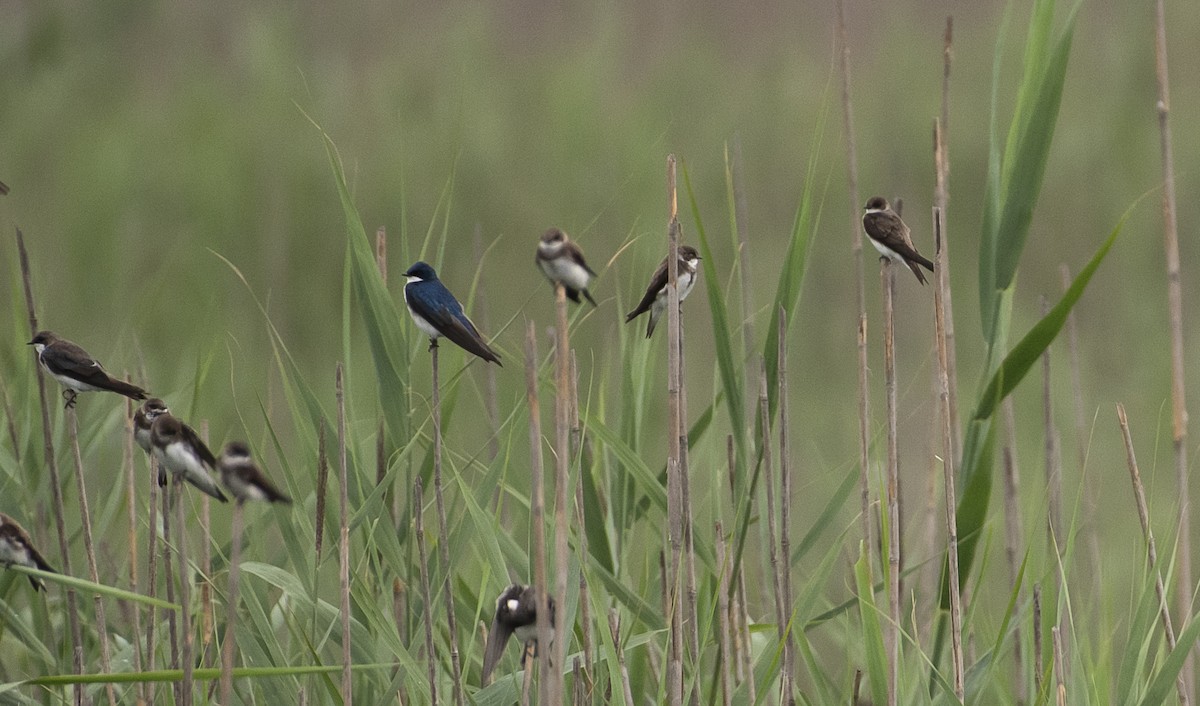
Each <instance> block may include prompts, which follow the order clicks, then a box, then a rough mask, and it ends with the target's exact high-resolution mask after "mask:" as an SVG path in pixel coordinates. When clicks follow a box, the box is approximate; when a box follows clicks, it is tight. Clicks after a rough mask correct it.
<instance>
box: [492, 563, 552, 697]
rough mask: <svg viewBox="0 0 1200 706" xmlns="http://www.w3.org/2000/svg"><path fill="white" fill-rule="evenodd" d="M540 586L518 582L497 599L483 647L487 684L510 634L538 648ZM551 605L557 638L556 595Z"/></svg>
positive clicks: (523, 655) (523, 662) (548, 598)
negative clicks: (536, 587)
mask: <svg viewBox="0 0 1200 706" xmlns="http://www.w3.org/2000/svg"><path fill="white" fill-rule="evenodd" d="M537 598H538V594H537V589H535V588H534V587H533V586H522V585H521V584H519V583H514V584H513V585H511V586H509V587H508V588H506V589H504V592H503V593H501V594H500V597H499V598H497V599H496V615H495V617H493V618H492V627H491V628H490V629H489V630H488V638H487V645H486V646H484V648H483V683H484V684H485V685H486V684H487V683H488V678H489V677H490V676H491V675H492V670H494V669H495V668H496V665H497V664H499V663H500V657H501V656H502V655H503V654H504V645H505V644H506V643H508V638H509V636H510V635H514V634H515V635H516V636H517V640H518V641H520V643H521V644H522V645H525V646H526V649H527V648H528V646H529V645H530V644H532V645H533V646H534V648H535V652H536V648H537ZM546 600H547V601H548V604H547V605H549V606H550V628H551V633H550V639H551V640H553V639H554V632H553V629H554V619H555V613H556V610H555V606H554V597H553V596H547V598H546ZM521 664H522V666H524V664H525V653H524V652H523V653H522V655H521Z"/></svg>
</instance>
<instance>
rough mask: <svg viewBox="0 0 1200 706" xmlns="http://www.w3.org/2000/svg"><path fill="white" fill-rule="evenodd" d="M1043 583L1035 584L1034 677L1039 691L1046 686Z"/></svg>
mask: <svg viewBox="0 0 1200 706" xmlns="http://www.w3.org/2000/svg"><path fill="white" fill-rule="evenodd" d="M1044 659H1045V658H1044V656H1043V651H1042V585H1041V584H1040V583H1035V584H1033V678H1034V685H1035V686H1036V687H1037V693H1039V694H1040V693H1042V689H1043V688H1044V687H1045V684H1043V680H1042V671H1043V670H1042V661H1043V660H1044Z"/></svg>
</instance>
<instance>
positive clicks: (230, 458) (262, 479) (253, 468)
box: [217, 441, 292, 505]
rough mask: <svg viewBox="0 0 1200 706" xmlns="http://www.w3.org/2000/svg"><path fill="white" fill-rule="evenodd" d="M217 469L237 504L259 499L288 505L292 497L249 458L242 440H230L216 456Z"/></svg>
mask: <svg viewBox="0 0 1200 706" xmlns="http://www.w3.org/2000/svg"><path fill="white" fill-rule="evenodd" d="M217 470H219V471H220V472H221V481H222V482H223V483H225V487H226V488H229V492H230V493H233V497H234V499H235V500H237V501H238V504H241V503H244V502H246V501H247V500H259V501H263V500H265V501H267V502H272V503H284V504H285V505H290V504H291V502H292V499H291V498H289V497H288V496H286V495H284V494H283V493H282V492H280V490H279V489H278V488H276V487H275V485H274V484H273V483H271V481H270V480H268V479H267V476H266V475H264V474H263V472H262V469H260V468H259V467H258V464H256V463H254V460H253V459H251V458H250V447H249V446H248V445H246V443H245V442H243V441H230V442H229V443H227V444H225V448H223V449H221V455H220V456H218V457H217Z"/></svg>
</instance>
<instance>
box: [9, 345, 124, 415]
mask: <svg viewBox="0 0 1200 706" xmlns="http://www.w3.org/2000/svg"><path fill="white" fill-rule="evenodd" d="M29 345H31V346H33V347H34V350H36V351H37V357H38V362H39V363H41V364H42V368H44V369H45V371H46V372H47V373H49V374H50V377H52V378H54V379H55V380H57V381H58V382H59V384H60V385H62V386H63V387H65V388H67V389H65V390H63V399H64V400H66V406H67V407H74V406H75V395H76V394H77V393H80V392H96V391H99V390H108V391H109V392H116V393H117V394H121V395H125V396H126V397H129V398H132V399H135V400H144V399H146V391H145V390H143V389H142V388H140V387H138V386H137V385H131V384H129V383H127V382H125V381H124V380H118V379H116V378H114V377H112V376H110V375H109V374H108V373H106V372H104V367H103V366H101V365H100V363H99V361H97V360H96V359H95V358H93V357H92V356H90V355H88V352H87V351H85V350H83V349H82V348H80V347H79V346H77V345H75V344H74V343H71V342H70V341H68V340H66V339H65V338H59V337H58V335H57V334H55V333H53V332H51V331H38V332H37V335H35V336H34V337H33V340H32V341H30V342H29Z"/></svg>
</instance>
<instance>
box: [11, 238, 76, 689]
mask: <svg viewBox="0 0 1200 706" xmlns="http://www.w3.org/2000/svg"><path fill="white" fill-rule="evenodd" d="M16 232H17V256H18V259H19V260H20V263H21V283H22V285H23V288H24V291H25V307H26V309H27V311H28V313H29V337H30V338H33V336H34V335H35V334H36V333H37V332H38V330H39V328H38V320H37V312H36V309H35V307H34V303H33V282H32V276H31V274H30V270H29V253H28V252H27V251H26V250H25V236H24V235H23V234H22V233H21V229H20V228H17V229H16ZM33 369H34V373H35V375H36V376H37V387H38V401H39V402H40V407H41V412H42V451H43V454H44V455H43V458H42V461H43V463H44V464H45V467H46V469H47V470H49V471H50V492H51V497H52V500H53V502H54V527H55V529H56V530H57V532H58V550H59V556H60V559H59V566H60V567H61V570H62V572H63V573H64V574H67V575H70V574H71V554H70V546H69V545H68V544H67V529H66V523H65V520H64V518H65V517H66V512H65V511H64V509H63V507H64V505H63V494H62V483H61V481H60V480H59V474H58V459H57V458H56V457H55V455H54V434H53V432H52V431H51V427H50V401H49V400H48V399H47V398H46V378H45V375H44V374H43V371H42V366H41V365H40V364H39V363H38V360H37V354H36V353H35V354H34V364H33ZM66 602H67V623H68V625H69V628H70V635H71V667H72V669H74V671H75V673H76V674H83V630H82V628H81V627H80V623H79V602H78V599H77V598H76V596H75V589H73V588H68V589H67V601H66ZM73 694H74V703H75V704H76V705H79V704H82V703H83V702H84V700H85V698H86V693H85V692H84V690H83V685H82V684H76V685H75V686H74V691H73Z"/></svg>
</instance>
